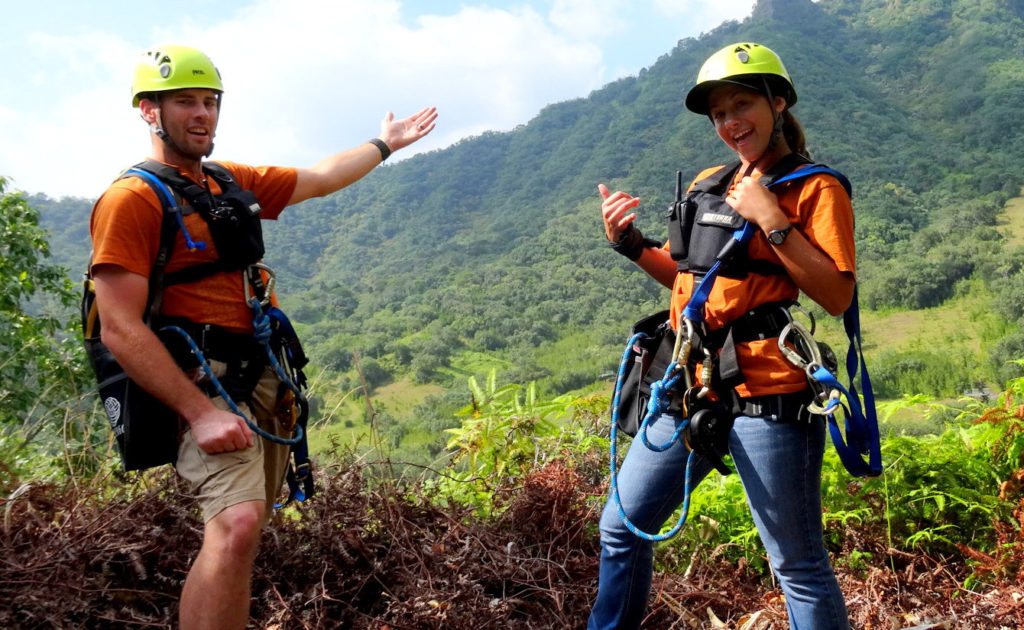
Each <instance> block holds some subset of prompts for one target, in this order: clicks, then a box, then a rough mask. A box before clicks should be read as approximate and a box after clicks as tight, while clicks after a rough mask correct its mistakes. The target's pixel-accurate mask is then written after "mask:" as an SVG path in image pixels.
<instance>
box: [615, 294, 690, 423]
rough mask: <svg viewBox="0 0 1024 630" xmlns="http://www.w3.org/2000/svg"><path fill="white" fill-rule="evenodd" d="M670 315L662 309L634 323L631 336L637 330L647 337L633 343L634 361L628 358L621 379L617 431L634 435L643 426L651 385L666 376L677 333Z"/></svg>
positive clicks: (632, 354) (632, 353)
mask: <svg viewBox="0 0 1024 630" xmlns="http://www.w3.org/2000/svg"><path fill="white" fill-rule="evenodd" d="M668 316H669V312H668V311H667V310H666V311H659V312H657V313H655V314H654V315H651V316H649V317H645V318H644V319H641V320H640V321H638V322H637V323H635V324H633V329H632V331H631V332H630V338H632V336H633V335H635V334H637V333H644V334H645V335H647V337H646V338H645V339H640V340H638V341H637V342H635V343H634V344H633V346H632V348H631V356H632V360H631V361H627V363H626V366H625V373H624V374H623V375H622V378H621V381H622V388H621V389H620V391H619V407H618V410H617V411H618V430H619V431H622V432H623V433H625V434H626V435H629V436H634V435H636V432H637V431H638V430H639V429H640V423H641V422H643V419H644V414H646V413H647V403H648V402H649V401H650V399H651V384H652V383H654V382H656V381H659V380H661V379H662V377H663V376H665V370H666V369H667V368H668V366H669V363H671V362H672V350H673V348H674V346H675V342H676V336H675V333H674V332H673V330H672V327H671V326H670V325H669V323H668ZM613 400H614V397H613ZM613 411H615V410H613Z"/></svg>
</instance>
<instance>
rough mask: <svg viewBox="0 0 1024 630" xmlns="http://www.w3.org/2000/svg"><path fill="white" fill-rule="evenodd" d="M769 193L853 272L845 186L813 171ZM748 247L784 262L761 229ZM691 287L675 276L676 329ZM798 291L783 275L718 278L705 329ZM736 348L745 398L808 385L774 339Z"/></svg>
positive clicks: (688, 278)
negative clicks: (804, 177) (740, 278)
mask: <svg viewBox="0 0 1024 630" xmlns="http://www.w3.org/2000/svg"><path fill="white" fill-rule="evenodd" d="M717 170H718V167H716V168H710V169H707V170H705V171H703V172H702V173H701V174H700V175H698V176H697V179H696V180H695V182H698V181H701V180H702V179H705V178H707V177H709V176H710V175H712V174H714V173H715V172H716V171H717ZM772 192H773V193H775V195H776V196H777V197H778V202H779V207H781V208H782V211H783V212H784V213H785V214H786V218H787V219H789V222H790V223H792V224H793V229H794V230H799V231H800V233H801V234H803V235H804V237H806V238H807V240H809V241H810V242H811V243H812V244H813V245H815V246H816V247H817V248H818V249H820V250H821V251H822V252H824V253H825V255H826V256H828V257H829V258H831V259H832V260H833V261H834V262H835V264H836V267H837V268H838V269H839V270H840V271H843V272H849V273H851V274H853V273H855V270H856V268H855V261H856V255H855V249H854V240H853V207H852V205H851V204H850V197H849V195H847V194H846V190H845V189H844V188H843V187H842V185H841V184H840V183H839V182H838V181H837V180H836V179H835V178H833V177H831V176H828V175H811V176H810V177H808V178H806V179H801V180H797V181H794V182H787V183H783V184H780V185H779V186H777V187H773V188H772ZM667 247H668V245H667V244H666V248H667ZM748 248H749V249H748V251H749V252H750V258H752V259H755V260H757V259H759V260H766V261H769V262H772V263H775V264H777V265H781V264H782V263H781V261H780V260H779V257H778V256H777V255H776V253H775V251H774V248H773V247H772V245H771V244H769V243H768V240H767V238H766V237H765V235H764V233H763V232H761V231H760V230H758V231H757V232H756V233H755V234H754V238H752V239H751V240H750V242H749V244H748ZM693 289H694V279H693V276H692V275H691V274H688V273H679V274H676V279H675V283H674V285H673V287H672V301H671V313H672V326H673V327H674V328H676V329H677V330H678V319H679V313H680V312H681V311H682V309H683V307H685V306H686V303H687V301H688V300H689V298H690V293H691V292H692V291H693ZM799 293H800V292H799V289H797V286H796V285H795V284H794V283H793V281H792V280H791V279H790V278H789V276H788V275H786V274H785V273H781V274H772V275H761V274H757V273H751V274H749V275H748V276H747V277H746V279H744V280H735V279H732V278H724V277H722V276H719V277H718V279H717V280H716V281H715V284H714V287H713V288H712V290H711V294H710V295H709V296H708V301H707V307H706V311H705V323H706V325H707V328H708V330H717V329H719V328H722V327H723V326H725V325H726V324H728V323H729V322H732V321H734V320H736V319H737V318H739V317H741V316H742V315H743V314H745V313H747V312H749V311H751V310H752V309H754V308H755V307H757V306H759V305H761V304H766V303H769V302H778V301H782V300H795V299H797V297H798V296H799ZM736 352H737V358H738V360H739V365H740V369H741V370H742V371H743V376H744V378H745V381H744V382H743V383H742V384H741V385H739V386H738V387H737V388H736V391H737V393H738V394H739V395H740V396H741V397H743V398H747V397H750V396H766V395H770V394H786V393H793V392H799V391H802V390H803V389H805V388H806V387H807V376H806V375H805V374H804V373H803V372H802V371H801V370H800V369H799V368H797V367H795V366H794V365H793V364H792V363H790V362H789V361H788V360H787V359H786V357H785V356H783V354H782V352H781V351H780V350H779V347H778V339H777V338H772V339H765V340H763V341H751V342H747V343H739V344H737V345H736Z"/></svg>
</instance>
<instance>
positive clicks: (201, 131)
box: [188, 127, 210, 136]
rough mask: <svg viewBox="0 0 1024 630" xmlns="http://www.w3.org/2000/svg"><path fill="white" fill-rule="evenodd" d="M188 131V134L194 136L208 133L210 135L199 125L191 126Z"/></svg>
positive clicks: (208, 133)
mask: <svg viewBox="0 0 1024 630" xmlns="http://www.w3.org/2000/svg"><path fill="white" fill-rule="evenodd" d="M188 132H189V133H190V134H192V135H194V136H208V135H210V132H208V131H207V130H206V129H203V128H201V127H199V128H197V127H192V128H191V129H189V130H188Z"/></svg>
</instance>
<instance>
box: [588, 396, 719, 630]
mask: <svg viewBox="0 0 1024 630" xmlns="http://www.w3.org/2000/svg"><path fill="white" fill-rule="evenodd" d="M679 421H680V419H679V418H678V417H676V416H672V415H668V414H665V415H662V416H660V417H659V418H658V419H657V420H656V421H654V422H652V423H651V426H650V428H649V430H648V433H647V435H648V439H649V441H650V442H651V444H653V445H655V446H658V445H661V444H663V443H664V442H666V441H667V440H668V439H669V438H670V437H671V435H672V432H673V431H674V430H675V427H676V424H677V423H678V422H679ZM688 455H689V451H688V450H687V449H686V447H685V446H684V445H683V443H682V441H681V440H680V441H678V442H676V443H675V444H673V445H672V447H671V448H669V449H668V450H666V451H663V452H657V451H653V450H651V449H649V448H647V447H646V446H645V445H644V444H643V442H642V441H641V439H640V436H639V435H638V436H637V437H636V438H634V439H633V442H632V443H631V444H630V446H629V451H628V452H627V453H626V457H625V458H624V459H623V462H622V465H621V466H620V467H619V472H618V488H619V496H620V498H621V500H622V507H623V509H624V510H625V512H626V516H628V517H629V520H630V521H631V522H632V523H633V524H634V525H635V526H637V527H638V528H640V529H641V530H642V531H645V532H648V533H651V534H656V533H658V531H659V529H660V528H661V526H662V524H664V523H665V521H666V520H668V518H669V517H670V516H672V513H673V512H674V511H675V510H676V508H678V507H679V506H680V505H681V504H682V502H683V495H684V491H685V487H684V485H685V475H686V461H687V456H688ZM695 466H696V468H695V470H694V471H693V474H692V477H691V485H692V486H693V487H696V486H697V484H698V483H700V480H701V479H703V478H704V476H705V475H707V473H708V470H709V469H710V466H709V465H708V464H707V463H706V461H705V460H704V458H699V460H698V461H697V462H695ZM653 558H654V544H653V543H652V542H650V541H647V540H644V539H642V538H640V537H638V536H636V535H635V534H633V532H631V531H629V529H628V528H627V527H626V525H625V524H624V523H623V521H622V518H621V516H620V515H619V508H618V504H617V503H616V502H615V500H614V498H613V497H611V496H609V498H608V502H607V503H606V504H605V507H604V512H603V514H602V515H601V568H600V578H599V580H598V590H597V599H596V600H595V602H594V607H593V609H592V611H591V613H590V621H589V623H588V625H587V627H588V629H589V630H606V629H611V628H617V629H622V628H637V627H639V626H640V622H641V620H642V619H643V616H644V611H645V610H646V607H647V596H648V594H649V593H650V590H651V576H652V573H653V567H654V564H653Z"/></svg>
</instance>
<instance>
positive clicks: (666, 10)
mask: <svg viewBox="0 0 1024 630" xmlns="http://www.w3.org/2000/svg"><path fill="white" fill-rule="evenodd" d="M755 1H756V0H715V1H714V2H707V1H706V0H651V5H652V7H653V9H654V11H655V12H656V13H658V14H659V15H661V16H663V17H666V18H670V19H678V20H679V28H680V29H681V30H685V31H686V32H688V33H692V34H697V33H698V32H706V31H709V30H711V29H713V28H714V27H716V26H718V25H719V24H721V23H722V22H724V21H726V20H738V19H742V18H744V17H746V16H748V15H750V12H751V10H752V9H753V7H754V3H755Z"/></svg>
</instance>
